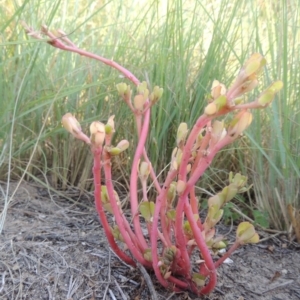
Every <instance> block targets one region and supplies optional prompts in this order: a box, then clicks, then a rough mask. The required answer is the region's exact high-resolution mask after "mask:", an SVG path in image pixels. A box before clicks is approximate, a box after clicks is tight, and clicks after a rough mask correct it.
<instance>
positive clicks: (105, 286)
mask: <svg viewBox="0 0 300 300" xmlns="http://www.w3.org/2000/svg"><path fill="white" fill-rule="evenodd" d="M1 185H2V188H5V185H4V184H1ZM14 187H15V184H12V188H14ZM69 194H70V193H69ZM73 196H74V197H73V198H76V197H75V196H76V195H75V194H74V195H73ZM82 204H84V206H83V205H82ZM2 208H3V199H1V200H0V211H2ZM233 234H234V232H233ZM262 234H263V233H262ZM229 236H230V235H229ZM232 236H233V235H232ZM231 259H232V261H233V262H232V263H230V264H223V265H222V266H221V267H220V268H219V269H218V280H219V281H218V286H217V289H216V290H215V291H214V293H213V294H211V295H209V296H207V297H203V298H199V297H198V298H197V297H196V296H193V295H189V294H187V293H182V294H174V293H172V292H169V291H166V290H164V289H162V288H161V287H160V286H159V284H158V283H157V282H156V280H155V278H154V276H153V275H151V278H152V279H153V284H154V287H155V289H156V291H157V296H158V299H173V300H174V299H186V300H187V299H226V300H231V299H232V300H233V299H234V300H238V299H239V300H243V299H247V300H250V299H266V300H269V299H270V300H281V299H287V300H294V299H300V247H298V246H297V244H295V243H292V244H289V242H288V241H285V237H284V236H277V237H271V238H270V237H269V238H268V239H267V240H266V241H265V242H263V243H261V244H259V245H255V246H247V247H244V248H241V249H239V250H238V251H237V252H236V253H235V254H234V255H232V256H231ZM0 299H3V300H16V299H33V300H35V299H45V300H46V299H49V300H54V299H55V300H60V299H62V300H79V299H88V300H97V299H113V300H114V299H117V300H119V299H141V300H143V299H151V295H150V293H149V290H148V286H147V285H146V283H145V280H144V277H143V275H142V274H141V272H140V270H134V269H131V268H130V267H128V266H126V265H124V264H123V263H122V262H121V261H120V260H119V259H118V258H117V257H116V256H115V255H114V253H112V252H111V251H110V249H109V246H108V243H107V241H106V238H105V236H104V234H103V230H102V228H101V225H100V223H99V221H98V217H97V214H96V212H95V210H94V207H93V200H92V198H89V197H82V198H81V199H80V200H79V201H78V203H77V204H74V203H72V202H70V201H68V200H66V199H63V198H61V197H58V196H55V195H52V196H51V197H50V196H49V194H48V192H47V190H45V189H41V188H37V187H34V186H31V185H29V184H22V185H21V187H20V188H19V189H18V191H17V193H16V194H15V196H14V198H13V200H12V203H11V206H10V208H9V210H8V214H7V218H6V222H5V226H4V230H3V232H2V234H1V235H0Z"/></svg>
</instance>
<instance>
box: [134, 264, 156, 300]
mask: <svg viewBox="0 0 300 300" xmlns="http://www.w3.org/2000/svg"><path fill="white" fill-rule="evenodd" d="M136 265H137V267H138V268H139V269H140V271H141V273H142V275H143V277H144V279H145V281H146V283H147V286H148V289H149V291H150V294H151V299H152V300H158V297H157V294H156V291H155V288H154V286H153V283H152V280H151V278H150V276H149V274H148V273H147V271H146V269H145V268H144V267H143V266H142V265H141V264H140V263H139V262H137V263H136Z"/></svg>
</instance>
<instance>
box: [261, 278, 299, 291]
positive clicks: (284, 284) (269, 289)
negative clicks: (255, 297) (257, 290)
mask: <svg viewBox="0 0 300 300" xmlns="http://www.w3.org/2000/svg"><path fill="white" fill-rule="evenodd" d="M293 282H294V280H288V281H285V282H281V283H278V284H275V285H274V286H272V287H270V288H268V289H266V290H265V291H263V292H261V294H265V293H268V292H270V291H273V290H275V289H277V288H282V287H284V286H286V285H289V284H291V283H293Z"/></svg>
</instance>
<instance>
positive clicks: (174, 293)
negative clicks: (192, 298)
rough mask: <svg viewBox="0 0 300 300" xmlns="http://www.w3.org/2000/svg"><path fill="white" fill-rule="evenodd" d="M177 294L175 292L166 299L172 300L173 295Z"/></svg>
mask: <svg viewBox="0 0 300 300" xmlns="http://www.w3.org/2000/svg"><path fill="white" fill-rule="evenodd" d="M175 295H176V293H175V292H173V293H172V294H171V295H170V296H169V297H168V298H167V299H166V300H171V298H172V297H173V296H175Z"/></svg>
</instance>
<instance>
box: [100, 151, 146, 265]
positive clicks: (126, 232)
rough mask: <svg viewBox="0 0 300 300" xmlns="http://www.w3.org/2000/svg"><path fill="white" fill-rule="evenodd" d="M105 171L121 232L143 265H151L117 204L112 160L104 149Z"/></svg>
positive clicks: (110, 198) (110, 197) (112, 205)
mask: <svg viewBox="0 0 300 300" xmlns="http://www.w3.org/2000/svg"><path fill="white" fill-rule="evenodd" d="M104 172H105V183H106V187H107V192H108V196H109V200H110V204H111V207H112V210H113V213H114V217H115V219H116V222H117V224H118V227H119V230H120V233H121V235H122V237H123V239H124V241H125V243H126V245H127V246H128V248H129V250H130V252H131V253H132V255H133V256H134V257H135V259H136V260H137V261H138V262H140V263H141V264H142V265H144V266H146V267H150V266H151V263H150V262H149V261H147V260H145V258H144V257H143V255H142V254H141V251H140V249H139V247H138V244H139V240H138V239H137V238H136V237H135V236H134V233H133V232H132V230H131V228H130V225H129V224H128V222H127V220H126V218H125V217H124V216H123V215H122V212H121V209H120V207H119V206H118V204H117V201H116V198H115V195H114V189H113V185H112V178H111V162H110V157H109V154H108V153H107V151H104Z"/></svg>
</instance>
